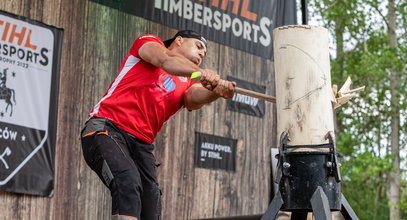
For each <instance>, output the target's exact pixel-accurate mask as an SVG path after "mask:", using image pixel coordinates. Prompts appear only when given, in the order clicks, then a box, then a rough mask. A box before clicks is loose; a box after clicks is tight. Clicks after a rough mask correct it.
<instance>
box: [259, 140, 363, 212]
mask: <svg viewBox="0 0 407 220" xmlns="http://www.w3.org/2000/svg"><path fill="white" fill-rule="evenodd" d="M327 138H328V139H329V142H330V143H329V144H327V145H317V146H307V147H308V148H310V147H317V148H329V153H328V152H317V153H315V152H312V153H308V152H305V153H297V152H296V153H294V152H293V153H289V152H287V148H292V147H294V146H288V145H287V141H288V134H287V133H283V134H282V135H281V141H280V143H281V147H280V148H279V161H278V165H277V167H278V168H277V169H278V170H277V176H276V183H278V184H279V189H278V190H277V193H276V194H275V196H274V198H273V200H272V201H271V203H270V206H269V207H268V209H267V211H266V213H265V214H264V215H263V216H262V218H261V220H273V219H275V218H276V216H277V213H278V212H279V211H280V210H283V211H291V213H292V214H291V219H292V220H306V219H307V214H308V212H312V213H313V214H314V218H315V219H316V220H332V216H331V211H340V212H341V213H342V215H343V217H344V218H345V220H358V219H359V218H358V217H357V216H356V214H355V212H354V211H353V209H352V208H351V207H350V205H349V203H348V202H347V200H346V198H345V196H343V194H342V193H340V191H341V190H340V189H341V185H340V182H341V176H340V172H339V162H338V159H337V156H336V151H335V147H334V145H335V143H334V140H333V137H332V134H331V133H328V134H327ZM301 147H304V146H301ZM305 183H306V184H305Z"/></svg>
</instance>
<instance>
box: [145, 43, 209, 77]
mask: <svg viewBox="0 0 407 220" xmlns="http://www.w3.org/2000/svg"><path fill="white" fill-rule="evenodd" d="M138 53H139V55H140V57H141V58H142V59H143V60H145V61H147V62H149V63H151V64H153V65H154V66H157V67H159V68H161V69H163V70H165V71H166V72H167V73H169V74H171V75H175V76H186V77H190V76H191V73H192V72H195V71H202V70H201V69H200V68H199V67H198V66H197V65H195V64H194V63H193V62H191V61H190V60H188V59H187V58H185V57H184V56H182V55H180V54H178V53H176V52H173V51H171V50H168V49H167V48H165V47H164V46H162V45H161V44H159V43H157V42H148V43H145V44H144V45H143V46H141V47H140V49H139V50H138Z"/></svg>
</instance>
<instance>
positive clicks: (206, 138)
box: [195, 132, 237, 171]
mask: <svg viewBox="0 0 407 220" xmlns="http://www.w3.org/2000/svg"><path fill="white" fill-rule="evenodd" d="M236 146H237V140H235V139H231V138H225V137H219V136H214V135H210V134H203V133H199V132H195V166H196V167H201V168H207V169H214V170H217V169H222V170H227V171H235V170H236Z"/></svg>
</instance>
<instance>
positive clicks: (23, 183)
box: [0, 11, 63, 196]
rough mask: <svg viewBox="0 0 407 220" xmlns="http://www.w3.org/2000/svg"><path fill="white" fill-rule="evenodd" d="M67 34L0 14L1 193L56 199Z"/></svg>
mask: <svg viewBox="0 0 407 220" xmlns="http://www.w3.org/2000/svg"><path fill="white" fill-rule="evenodd" d="M62 34H63V30H62V29H59V28H55V27H51V26H48V25H45V24H43V23H40V22H37V21H32V20H29V19H27V18H24V17H21V16H17V15H13V14H10V13H7V12H4V11H0V190H4V191H9V192H17V193H26V194H34V195H45V196H52V192H53V187H54V155H55V135H56V119H57V101H58V84H59V63H60V57H61V48H62Z"/></svg>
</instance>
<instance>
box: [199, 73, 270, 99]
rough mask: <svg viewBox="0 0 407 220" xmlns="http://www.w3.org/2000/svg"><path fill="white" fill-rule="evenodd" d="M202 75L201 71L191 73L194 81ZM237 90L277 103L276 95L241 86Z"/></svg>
mask: <svg viewBox="0 0 407 220" xmlns="http://www.w3.org/2000/svg"><path fill="white" fill-rule="evenodd" d="M200 77H201V72H193V73H192V74H191V79H192V80H193V81H195V82H197V81H199V78H200ZM235 92H236V93H239V94H242V95H247V96H250V97H254V98H259V99H263V100H265V101H268V102H272V103H276V97H274V96H270V95H266V94H263V93H259V92H255V91H251V90H247V89H243V88H240V87H235Z"/></svg>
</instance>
